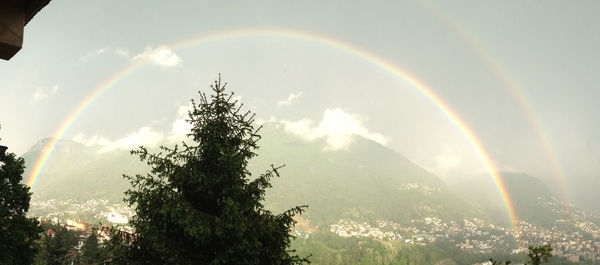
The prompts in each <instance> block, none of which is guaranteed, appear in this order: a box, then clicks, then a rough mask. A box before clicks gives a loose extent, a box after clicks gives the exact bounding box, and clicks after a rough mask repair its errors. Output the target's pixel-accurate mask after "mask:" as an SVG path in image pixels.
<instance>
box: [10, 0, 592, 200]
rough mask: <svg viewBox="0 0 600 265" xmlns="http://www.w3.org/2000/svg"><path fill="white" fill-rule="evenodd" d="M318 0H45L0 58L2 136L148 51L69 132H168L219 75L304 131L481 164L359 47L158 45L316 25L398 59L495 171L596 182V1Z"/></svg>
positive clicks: (37, 134)
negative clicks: (15, 47)
mask: <svg viewBox="0 0 600 265" xmlns="http://www.w3.org/2000/svg"><path fill="white" fill-rule="evenodd" d="M175 2H176V3H177V4H175ZM323 2H325V1H271V2H268V1H251V2H250V1H244V2H239V3H234V2H230V1H218V2H217V1H212V2H202V1H107V0H102V1H100V0H86V1H75V0H54V1H52V2H51V3H50V4H49V5H48V6H47V7H46V8H45V9H43V10H42V11H41V12H40V13H39V14H38V15H37V16H36V17H35V18H34V20H32V21H31V22H30V23H29V24H28V25H27V27H26V28H25V40H24V47H23V49H22V50H21V51H20V52H19V53H18V54H17V55H16V56H15V57H14V58H13V59H12V60H11V61H8V62H5V61H2V62H0V123H1V124H2V131H0V137H2V144H3V145H8V146H9V148H10V150H11V151H13V152H16V153H18V154H22V153H23V152H25V151H27V149H28V148H29V147H30V146H31V145H33V144H34V143H35V142H37V141H38V140H40V139H41V138H44V137H48V136H51V135H53V133H54V132H55V131H56V129H57V128H58V127H59V126H60V125H61V123H62V121H63V120H65V118H66V117H67V116H68V115H69V114H70V113H72V112H73V110H74V109H75V108H76V107H77V106H78V104H79V103H80V102H81V101H82V100H83V99H84V98H85V97H86V96H87V95H88V94H89V93H90V92H92V91H93V90H94V89H95V88H97V87H98V86H99V85H100V84H102V83H104V82H105V81H106V80H108V79H109V78H111V77H112V76H114V75H115V74H117V73H119V72H120V71H121V70H122V69H124V68H126V67H127V66H128V65H130V64H131V63H135V62H137V61H138V60H144V59H146V60H149V62H148V63H147V64H144V65H143V66H142V67H140V68H139V69H137V70H136V71H134V72H132V73H131V74H129V75H127V76H126V77H125V78H123V79H122V80H120V81H119V82H117V83H116V84H115V85H113V86H111V87H110V88H109V89H107V90H106V91H105V92H104V93H103V94H102V95H101V96H100V97H98V98H97V100H95V101H94V102H93V103H92V104H91V105H90V106H89V107H88V108H87V109H86V110H85V111H84V112H83V113H82V114H81V116H79V118H78V119H77V120H76V121H75V122H74V123H73V124H72V126H71V127H70V128H69V129H68V131H67V132H66V134H65V137H66V138H70V139H71V138H75V139H76V140H78V141H81V142H86V143H88V144H91V143H97V144H103V145H106V146H112V147H114V148H117V147H119V146H128V145H134V144H138V143H140V142H144V141H153V140H156V139H161V138H164V137H168V136H169V135H171V134H172V133H173V130H177V129H178V128H179V127H177V126H178V125H177V123H174V122H175V121H176V120H177V119H178V118H180V115H178V112H181V111H180V110H181V107H182V106H185V105H187V104H188V102H189V99H190V98H192V97H196V95H197V94H196V92H197V91H198V90H202V91H207V88H208V86H209V85H210V83H211V82H212V81H214V79H215V78H216V77H217V74H218V73H222V75H223V79H224V80H225V81H227V82H229V87H230V88H232V89H234V90H235V91H236V93H237V94H238V95H239V96H241V99H242V101H243V102H244V103H245V104H246V105H247V106H249V107H250V108H251V109H252V110H253V111H254V112H257V114H258V117H259V118H261V119H264V120H268V119H273V120H284V121H287V122H288V123H290V124H295V125H296V128H300V129H301V130H303V132H306V133H311V132H312V133H314V132H320V133H321V134H327V133H330V134H331V133H333V135H339V134H340V133H341V134H343V132H344V130H346V131H348V132H352V133H358V134H361V135H363V136H366V137H369V138H371V139H373V140H376V141H379V142H380V143H383V144H386V145H387V146H389V147H390V148H392V149H394V150H397V151H398V152H400V153H402V154H404V155H406V156H407V157H409V158H410V159H411V160H413V161H415V162H417V163H419V164H420V165H422V166H424V167H425V168H427V169H429V170H431V171H433V172H435V173H437V174H438V175H440V177H442V178H444V179H446V180H449V181H453V180H458V179H464V178H465V177H471V176H476V175H480V174H483V173H484V169H483V167H482V166H481V163H480V161H479V159H478V157H477V156H476V155H475V153H474V151H473V149H472V146H471V145H470V144H469V143H468V142H467V141H466V140H465V138H464V137H463V136H462V135H461V134H460V133H459V132H458V130H457V129H456V128H455V127H454V126H453V125H452V124H451V123H450V122H449V120H448V118H447V117H446V116H445V115H444V114H443V113H441V112H440V110H439V109H438V108H437V107H436V106H435V105H433V104H432V102H431V101H430V100H428V99H427V98H426V97H425V96H423V94H421V93H420V92H419V91H418V90H417V89H416V88H414V87H412V86H410V85H409V84H408V83H406V82H405V81H404V80H402V79H401V78H399V77H397V76H395V75H393V74H391V73H389V72H386V71H384V70H383V69H382V68H380V67H378V66H377V65H375V64H373V63H370V62H369V61H368V60H365V59H364V58H361V57H360V56H357V55H355V54H351V53H347V52H344V51H343V50H340V49H338V48H335V47H332V46H327V45H324V44H322V43H317V42H314V41H308V40H302V39H294V38H287V37H282V36H275V35H272V36H252V35H250V36H246V37H235V38H225V39H221V40H218V41H212V42H208V43H200V44H197V45H191V46H187V47H181V48H176V49H172V48H170V47H169V46H168V45H169V44H171V43H176V42H179V41H182V40H186V39H191V38H199V37H202V36H207V35H209V34H214V33H222V32H230V31H235V30H242V29H264V28H277V29H280V30H290V31H297V32H304V33H306V34H317V35H320V36H327V37H328V38H331V39H335V40H337V41H339V42H343V43H346V44H348V45H351V46H353V47H355V48H358V49H361V50H364V51H367V52H369V53H371V54H373V55H376V56H378V57H380V58H382V59H385V60H386V61H388V62H389V63H392V64H394V65H396V66H398V67H400V68H402V69H404V70H406V72H408V73H410V74H411V75H412V76H413V77H415V78H416V79H418V80H420V81H421V82H423V83H425V84H427V85H429V87H431V88H432V90H433V91H434V92H435V93H437V94H438V95H439V96H440V97H441V98H442V99H443V100H444V101H445V102H446V103H447V104H448V106H450V108H452V109H453V110H455V111H456V113H457V114H458V115H459V116H460V117H461V118H462V119H463V120H464V121H465V122H466V123H467V124H468V126H469V127H470V128H471V129H472V130H473V132H474V133H475V134H476V135H477V137H478V138H479V139H480V140H481V142H482V144H483V146H484V147H485V149H486V150H487V152H489V154H490V155H491V157H492V158H493V160H494V161H495V162H496V163H497V165H498V166H499V167H500V168H502V169H505V170H513V171H522V172H526V173H530V174H532V175H535V176H538V177H541V178H544V179H545V180H547V182H548V183H549V184H550V185H556V183H557V181H556V174H555V172H554V170H553V167H552V164H553V163H555V161H557V162H558V165H559V167H560V168H561V169H562V170H563V172H564V175H565V176H566V178H567V181H566V182H567V184H568V186H567V188H568V189H569V192H570V193H571V194H573V193H576V192H575V190H576V189H577V187H579V186H581V185H579V186H578V184H581V183H598V182H597V179H598V178H599V177H600V141H599V138H598V136H599V135H600V116H599V114H600V104H598V102H597V101H598V99H599V98H600V88H599V87H598V84H600V74H598V70H599V69H600V52H599V48H598V47H600V32H598V29H599V28H600V16H598V15H597V11H598V10H600V3H599V2H595V1H576V2H572V1H568V2H566V1H539V2H534V1H501V2H497V3H491V2H481V1H462V2H456V1H452V2H450V1H440V2H430V1H427V2H421V1H411V2H399V1H389V2H384V1H380V2H374V1H364V2H355V1H337V2H336V1H326V3H323ZM530 114H532V115H530ZM340 131H341V132H340ZM336 133H337V134H336ZM315 135H318V133H317V134H315ZM543 137H545V140H544V138H543ZM546 143H548V144H549V146H550V147H548V146H546ZM549 150H552V151H553V152H554V156H555V158H556V159H555V160H553V159H552V156H551V155H549V154H548V151H549ZM586 185H587V184H586ZM588 186H589V185H588ZM594 187H595V186H594ZM552 188H553V189H555V190H556V189H557V187H556V186H554V187H552ZM594 189H595V188H590V190H594Z"/></svg>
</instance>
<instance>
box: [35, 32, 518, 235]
mask: <svg viewBox="0 0 600 265" xmlns="http://www.w3.org/2000/svg"><path fill="white" fill-rule="evenodd" d="M251 36H265V37H285V38H290V39H296V40H303V41H311V42H315V43H318V44H323V45H326V46H329V47H332V48H335V49H339V50H342V51H344V52H346V53H348V54H351V55H355V56H358V57H360V58H362V59H364V60H365V61H367V62H370V63H373V64H375V65H377V66H378V67H380V68H381V69H383V70H385V71H387V72H389V73H391V74H393V75H394V76H396V77H399V78H401V79H402V80H404V81H405V82H407V83H408V84H410V85H411V86H413V87H414V88H416V89H418V90H419V91H420V92H421V93H422V94H423V95H424V96H425V97H426V98H428V99H429V100H430V101H431V102H432V103H433V104H434V105H435V106H436V107H437V108H438V109H439V110H440V111H441V112H442V113H443V114H444V115H446V117H447V118H448V119H449V121H450V122H451V123H452V124H453V125H454V126H456V128H457V129H458V130H459V131H460V132H461V134H462V135H463V136H464V137H465V139H466V140H467V142H469V143H470V144H471V146H472V148H473V150H474V151H475V153H476V154H477V155H478V157H479V159H480V160H481V162H482V164H483V166H484V167H485V169H486V170H487V171H488V173H489V174H490V176H491V177H492V179H493V181H494V183H495V184H496V187H497V189H498V191H499V193H500V196H501V197H502V200H503V201H504V204H505V206H506V208H507V213H508V217H509V218H510V221H511V223H512V225H513V229H514V230H515V232H517V229H518V226H517V218H516V215H515V211H514V207H513V205H512V202H511V200H510V197H509V195H508V192H507V190H506V187H505V186H504V183H503V181H502V178H501V176H500V174H499V173H498V170H497V169H496V166H495V165H494V163H493V162H492V160H491V159H490V157H489V155H488V154H487V153H486V151H485V149H484V148H483V146H482V144H481V143H480V141H479V140H478V139H477V137H476V136H475V134H474V133H473V132H472V131H471V129H470V128H469V127H468V126H467V124H466V123H465V122H464V121H463V120H462V119H460V118H459V116H458V115H457V114H456V113H455V112H454V111H452V109H450V107H449V106H448V105H447V104H446V103H445V102H444V101H443V100H442V99H441V98H440V97H439V96H438V95H437V94H436V93H435V92H434V91H433V90H432V89H430V88H429V87H428V86H426V85H425V84H423V83H422V82H420V81H418V80H417V79H416V78H414V77H413V76H411V75H409V74H408V73H407V72H406V71H404V70H402V69H400V68H399V67H397V66H395V65H393V64H391V63H389V62H386V61H385V60H383V59H381V58H379V57H377V56H375V55H373V54H371V53H369V52H367V51H364V50H361V49H359V48H356V47H354V46H351V45H350V44H347V43H344V42H341V41H338V40H335V39H333V38H329V37H325V36H320V35H316V34H312V33H311V34H309V33H304V32H298V31H291V30H283V29H248V30H238V31H229V32H225V33H216V34H212V35H208V36H205V37H200V38H193V39H188V40H184V41H181V42H177V43H174V44H171V45H168V46H169V47H170V48H172V49H176V48H182V47H186V46H191V45H197V44H204V43H207V42H211V41H218V40H223V39H230V38H240V37H251ZM148 61H149V59H145V60H137V61H134V62H133V63H131V64H130V65H129V66H127V67H125V68H124V69H122V70H121V71H119V72H118V73H117V74H115V75H114V76H112V77H111V78H109V79H108V80H107V81H106V82H104V83H102V84H101V85H99V86H98V87H96V88H95V89H94V90H93V91H92V93H90V94H89V95H88V96H87V97H86V98H85V99H84V100H83V101H82V102H81V103H80V104H79V105H78V106H77V108H75V109H74V110H73V112H72V113H71V114H70V115H69V116H68V117H67V118H66V119H65V120H64V121H63V123H62V124H61V126H60V127H59V128H58V129H57V130H56V132H55V133H54V138H53V139H52V140H51V141H49V142H48V143H47V144H46V147H45V148H44V151H43V152H42V154H41V155H40V157H39V158H38V160H37V161H36V163H35V165H34V169H33V171H32V173H31V174H30V176H29V178H28V181H27V185H28V186H33V185H34V184H35V181H36V179H37V177H38V176H39V174H40V172H41V170H42V169H43V167H44V165H45V164H46V161H47V160H48V158H49V157H50V155H51V153H52V150H53V149H54V147H55V145H56V143H57V141H58V139H60V138H62V136H63V135H64V134H65V132H66V131H67V130H68V129H69V127H70V126H71V125H72V124H73V123H74V122H75V121H76V120H77V118H78V117H79V116H80V115H81V113H83V112H84V111H85V109H86V108H87V107H88V106H89V105H90V104H92V103H93V101H94V100H95V99H96V98H97V97H99V96H100V95H101V94H102V93H103V92H104V91H106V90H108V89H109V88H111V87H113V85H115V84H116V83H117V82H118V81H120V80H122V79H123V78H125V77H126V76H127V75H128V74H130V73H132V72H133V71H135V70H136V69H138V68H139V67H141V66H143V65H144V64H145V63H147V62H148Z"/></svg>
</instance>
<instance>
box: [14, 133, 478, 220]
mask: <svg viewBox="0 0 600 265" xmlns="http://www.w3.org/2000/svg"><path fill="white" fill-rule="evenodd" d="M279 127H280V124H265V127H264V128H263V130H262V131H261V134H262V136H263V137H262V140H261V141H260V142H259V144H260V147H261V148H260V150H259V156H258V157H256V158H255V159H254V160H253V161H251V164H250V170H251V172H253V173H254V175H256V174H260V173H262V172H264V170H266V169H268V168H269V165H271V164H274V165H282V164H285V165H286V167H285V168H283V169H282V170H281V173H282V177H281V178H279V179H274V180H273V189H271V190H270V191H269V192H268V194H267V206H268V207H269V208H271V209H273V210H275V211H278V212H280V211H283V210H286V209H288V208H290V207H292V206H294V205H299V204H307V205H309V209H308V211H307V213H306V217H307V218H309V219H311V221H312V222H313V223H316V224H319V223H331V222H333V221H337V220H338V219H340V218H344V219H355V220H376V219H380V220H381V219H383V220H391V221H395V222H398V223H408V222H409V221H410V220H411V219H418V218H423V217H439V218H443V219H445V220H447V219H450V220H461V219H462V218H464V217H481V212H479V211H477V210H475V208H473V207H470V206H468V204H467V203H466V202H465V201H464V200H462V199H460V198H459V197H458V196H456V195H455V194H454V193H453V192H452V191H450V190H449V189H448V187H447V186H446V185H445V184H444V183H443V182H442V181H441V180H440V179H439V178H437V177H436V176H435V175H433V174H431V173H430V172H428V171H426V170H424V169H422V168H421V167H419V166H417V165H416V164H414V163H412V162H411V161H410V160H408V159H407V158H406V157H404V156H402V155H400V154H398V153H396V152H394V151H392V150H391V149H388V148H386V147H384V146H382V145H380V144H378V143H376V142H373V141H370V140H368V139H365V138H361V137H358V136H356V137H354V142H353V143H352V144H351V146H350V147H349V148H348V149H347V150H340V151H327V150H324V147H325V142H324V141H314V142H306V141H304V140H302V139H301V138H299V137H296V136H293V135H290V134H288V133H286V132H285V131H284V129H283V128H279ZM36 146H40V145H39V144H38V145H36ZM39 151H40V150H39V148H37V149H36V148H35V147H34V148H32V149H31V150H30V152H28V153H27V154H25V157H26V158H28V159H27V163H28V165H31V163H32V161H34V160H35V159H32V158H35V157H36V156H37V154H39ZM146 170H147V168H146V166H145V164H143V163H141V162H140V161H139V160H138V159H137V158H136V157H134V156H131V155H129V152H128V151H126V150H117V151H111V152H106V153H98V150H97V149H95V148H92V147H86V146H84V145H81V144H78V143H76V142H73V141H68V140H61V141H60V142H59V144H58V145H57V147H56V149H55V150H54V153H53V155H52V156H51V158H50V159H49V160H48V163H47V165H46V167H45V170H44V172H43V173H42V174H41V175H40V177H39V180H38V181H37V182H36V184H35V186H34V187H33V192H34V194H35V199H38V200H47V199H65V200H66V199H72V200H75V201H85V200H89V199H108V200H110V201H113V202H120V201H121V198H122V194H123V191H124V190H126V188H127V185H128V183H127V182H125V181H124V180H123V179H122V177H121V176H122V174H124V173H127V174H135V173H144V172H145V171H146ZM456 209H460V211H457V210H456Z"/></svg>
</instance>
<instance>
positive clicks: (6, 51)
mask: <svg viewBox="0 0 600 265" xmlns="http://www.w3.org/2000/svg"><path fill="white" fill-rule="evenodd" d="M49 2H50V0H2V1H0V58H1V59H4V60H9V59H10V58H12V57H13V56H14V55H15V54H17V52H19V50H21V47H23V34H24V31H25V25H27V23H28V22H29V21H31V19H32V18H33V17H34V16H35V15H36V14H37V13H38V12H39V11H40V10H42V8H44V7H45V6H46V5H47V4H48V3H49Z"/></svg>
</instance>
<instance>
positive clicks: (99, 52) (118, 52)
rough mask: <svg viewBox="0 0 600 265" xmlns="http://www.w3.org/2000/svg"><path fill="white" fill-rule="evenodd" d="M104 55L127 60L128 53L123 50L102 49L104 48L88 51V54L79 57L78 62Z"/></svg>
mask: <svg viewBox="0 0 600 265" xmlns="http://www.w3.org/2000/svg"><path fill="white" fill-rule="evenodd" d="M106 53H111V54H115V55H119V56H122V57H126V58H129V51H127V50H125V49H122V48H109V47H104V48H100V49H96V50H92V51H89V52H88V53H86V54H84V55H83V56H81V57H79V61H87V60H90V59H94V58H96V57H98V56H100V55H102V54H106Z"/></svg>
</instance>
